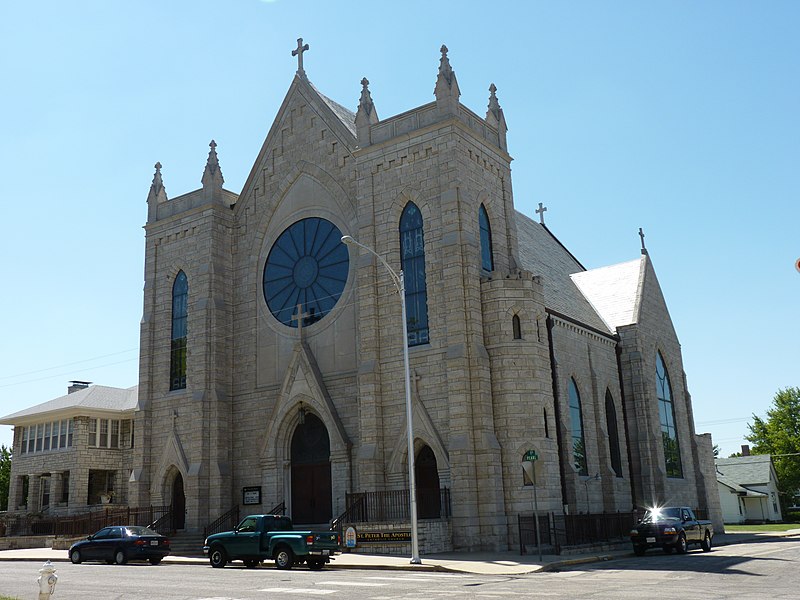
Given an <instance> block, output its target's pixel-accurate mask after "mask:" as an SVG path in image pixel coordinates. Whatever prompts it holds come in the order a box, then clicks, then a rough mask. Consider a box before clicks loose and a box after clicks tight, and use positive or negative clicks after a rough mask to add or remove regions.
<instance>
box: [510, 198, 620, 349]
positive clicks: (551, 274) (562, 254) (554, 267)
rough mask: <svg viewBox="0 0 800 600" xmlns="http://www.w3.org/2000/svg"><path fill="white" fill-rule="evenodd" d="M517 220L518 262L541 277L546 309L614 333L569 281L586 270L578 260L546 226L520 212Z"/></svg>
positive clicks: (604, 331) (605, 331)
mask: <svg viewBox="0 0 800 600" xmlns="http://www.w3.org/2000/svg"><path fill="white" fill-rule="evenodd" d="M516 221H517V237H518V239H519V260H520V262H521V263H522V268H523V269H526V270H528V271H530V272H531V273H533V274H534V275H540V276H541V277H542V286H543V288H544V302H545V307H546V308H547V309H549V310H552V311H554V312H557V313H559V314H561V315H564V316H566V317H569V318H571V319H574V320H575V321H578V322H580V323H583V324H584V325H588V326H589V327H592V328H594V329H596V330H599V331H601V332H603V333H608V334H611V333H613V329H611V328H610V327H609V326H608V325H607V324H606V323H605V321H603V319H602V318H601V317H600V315H599V314H598V312H597V311H596V310H595V309H594V308H593V307H592V305H591V303H590V302H589V301H588V300H587V298H586V296H584V295H583V294H582V293H581V290H580V289H579V288H578V287H577V286H576V285H575V282H574V281H573V280H572V279H571V278H570V275H572V274H573V273H583V272H585V271H586V269H585V268H584V266H583V265H582V264H581V263H580V262H578V259H576V258H575V257H574V256H573V255H572V254H571V253H570V252H569V250H567V249H566V248H565V247H564V245H563V244H562V243H561V242H559V241H558V239H557V238H556V237H555V236H554V235H553V234H552V233H551V232H550V230H549V229H547V227H546V226H544V225H542V224H541V223H537V222H535V221H534V220H533V219H531V218H530V217H527V216H526V215H523V214H522V213H521V212H517V213H516Z"/></svg>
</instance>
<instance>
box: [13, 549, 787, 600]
mask: <svg viewBox="0 0 800 600" xmlns="http://www.w3.org/2000/svg"><path fill="white" fill-rule="evenodd" d="M797 564H800V540H797V539H794V538H780V539H772V540H769V541H764V542H756V543H750V544H737V545H732V546H725V547H719V548H715V549H714V551H713V552H711V553H708V554H706V553H703V552H701V551H699V550H692V551H691V552H690V553H689V554H688V555H683V556H678V555H674V554H673V555H669V556H668V555H664V554H662V553H661V552H659V551H651V552H648V553H647V554H646V555H645V556H642V557H630V558H623V559H618V560H613V561H609V562H603V563H593V564H585V565H580V566H575V567H572V568H569V569H563V570H561V571H558V572H546V573H536V574H531V575H523V576H485V575H469V574H459V573H408V572H403V573H399V572H397V571H386V570H370V571H366V570H349V569H348V570H344V569H340V570H335V569H327V570H324V571H319V572H311V571H308V570H307V569H305V568H302V567H301V568H296V569H292V570H291V571H277V570H276V569H275V568H274V567H272V566H267V567H262V568H259V569H245V568H239V567H230V566H229V567H226V568H225V569H212V568H211V567H210V566H207V565H181V564H161V565H158V566H150V565H147V564H129V565H125V566H116V565H105V564H97V563H84V564H81V565H72V564H70V563H58V564H56V568H57V575H58V576H59V582H58V584H57V586H56V592H55V594H54V595H53V596H52V598H53V600H61V599H63V600H73V599H74V600H78V599H80V600H85V599H89V598H99V599H102V600H116V599H122V598H124V599H128V600H140V599H141V600H251V599H272V598H325V597H329V598H331V599H334V598H342V597H347V598H348V599H350V598H353V599H372V600H388V599H395V598H401V599H405V600H435V599H437V598H445V599H446V598H486V599H487V600H489V599H494V598H496V599H498V600H499V599H500V598H555V599H560V598H563V599H570V600H571V599H574V598H589V599H596V598H609V599H615V600H617V599H619V600H626V599H629V598H630V599H633V598H636V599H637V600H638V599H641V598H681V599H687V600H691V599H694V598H698V599H700V598H702V599H703V600H709V599H727V598H731V599H733V598H735V599H736V600H748V599H754V600H755V599H758V600H762V599H764V598H770V600H780V599H784V598H787V599H788V598H792V599H795V598H798V597H800V589H799V588H800V576H798V574H797V566H796V565H797ZM40 567H41V564H40V563H38V562H0V595H2V594H5V595H8V596H11V597H17V598H19V599H20V600H27V599H29V598H36V597H37V593H38V587H37V584H36V577H38V569H39V568H40Z"/></svg>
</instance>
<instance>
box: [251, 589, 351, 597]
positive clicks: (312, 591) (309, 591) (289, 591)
mask: <svg viewBox="0 0 800 600" xmlns="http://www.w3.org/2000/svg"><path fill="white" fill-rule="evenodd" d="M258 591H259V592H274V593H276V594H306V595H309V596H325V595H326V594H335V593H336V590H318V589H313V588H265V589H263V590H258Z"/></svg>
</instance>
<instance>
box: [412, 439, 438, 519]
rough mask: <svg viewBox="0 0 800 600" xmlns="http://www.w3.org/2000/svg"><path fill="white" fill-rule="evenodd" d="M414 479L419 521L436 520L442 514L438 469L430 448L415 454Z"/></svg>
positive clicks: (426, 447)
mask: <svg viewBox="0 0 800 600" xmlns="http://www.w3.org/2000/svg"><path fill="white" fill-rule="evenodd" d="M414 479H416V484H417V513H418V515H419V518H420V519H438V518H439V517H440V516H441V514H442V509H441V499H440V493H439V469H438V468H437V467H436V456H435V455H434V454H433V450H431V447H430V446H425V447H423V448H422V450H420V451H419V454H417V458H416V460H415V462H414Z"/></svg>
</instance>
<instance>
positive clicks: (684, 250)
mask: <svg viewBox="0 0 800 600" xmlns="http://www.w3.org/2000/svg"><path fill="white" fill-rule="evenodd" d="M798 23H800V3H797V2H779V1H770V2H755V1H752V2H737V1H730V0H728V1H724V2H723V1H705V2H680V1H674V0H672V1H669V2H652V1H651V2H555V1H553V2H534V1H531V2H503V1H494V2H468V1H461V2H430V1H425V2H417V1H406V2H380V1H376V2H370V3H366V2H352V1H334V0H324V1H322V0H321V1H306V2H301V1H290V0H276V1H274V2H265V1H259V0H229V1H226V2H212V1H201V0H191V1H190V0H181V1H170V2H155V1H149V0H147V1H146V0H139V1H137V2H118V1H109V0H102V1H101V0H97V1H94V2H88V1H86V2H82V1H75V2H63V1H61V0H58V1H53V0H42V1H38V2H37V1H34V2H3V3H2V8H0V39H2V40H3V52H2V54H0V72H2V74H3V78H2V84H3V86H2V87H3V93H2V94H0V133H1V134H2V141H1V142H2V143H1V144H0V165H2V172H3V175H2V177H0V201H2V206H3V208H2V214H3V217H4V227H3V234H2V237H0V240H2V241H0V244H1V245H0V250H2V263H1V264H2V267H1V269H2V271H0V281H2V282H3V291H2V294H0V315H2V317H0V319H2V321H0V325H1V326H0V335H1V336H2V338H1V339H2V344H0V414H2V415H6V414H9V413H12V412H15V411H17V410H21V409H23V408H26V407H28V406H32V405H34V404H38V403H40V402H44V401H46V400H49V399H52V398H54V397H57V396H60V395H62V394H64V393H65V392H66V388H67V382H68V381H69V380H70V379H80V380H88V381H92V382H95V383H98V384H103V385H111V386H118V387H128V386H132V385H135V384H136V383H137V378H138V344H139V339H138V338H139V321H140V318H141V313H142V287H143V257H144V233H143V230H142V226H143V225H144V222H145V218H146V203H145V200H146V197H147V192H148V189H149V186H150V181H151V179H152V176H153V165H154V163H155V162H156V161H161V163H162V164H163V165H164V166H163V176H164V183H165V186H166V190H167V193H168V195H169V196H170V197H176V196H178V195H180V194H182V193H185V192H188V191H190V190H193V189H196V188H198V187H200V177H201V175H202V172H203V167H204V165H205V160H206V156H207V153H208V143H209V141H210V140H211V139H212V138H213V139H215V140H216V142H217V144H218V148H217V151H218V153H219V157H220V162H221V166H222V172H223V174H224V177H225V187H226V188H227V189H229V190H232V191H235V192H239V191H240V190H241V187H242V185H243V184H244V180H245V178H246V176H247V174H248V171H249V169H250V168H251V166H252V163H253V161H254V160H255V158H256V155H257V153H258V150H259V148H260V146H261V144H262V142H263V140H264V138H265V137H266V134H267V131H268V130H269V127H270V125H271V123H272V119H273V117H274V115H275V113H276V111H277V109H278V107H279V106H280V103H281V101H282V99H283V96H284V94H285V93H286V90H287V89H288V87H289V84H290V83H291V80H292V77H293V75H294V71H295V69H296V67H297V65H296V61H295V59H293V58H292V57H291V55H290V51H291V50H292V49H293V48H294V47H295V44H296V39H297V38H298V37H301V36H302V37H303V38H305V41H306V42H308V43H309V44H310V46H311V49H310V51H309V52H307V53H306V55H305V68H306V72H307V73H308V76H309V78H310V79H311V81H312V82H313V83H314V84H315V85H316V86H317V87H318V88H319V89H320V90H321V91H322V92H323V93H325V94H326V95H328V96H329V97H331V98H333V99H335V100H337V101H338V102H340V103H341V104H344V105H345V106H348V107H350V108H351V109H353V110H355V108H356V106H357V102H358V97H359V92H360V85H359V81H360V80H361V78H362V77H364V76H366V77H368V78H369V80H370V89H371V91H372V96H373V99H374V101H375V103H376V106H377V110H378V115H379V116H381V117H388V116H391V115H393V114H397V113H399V112H402V111H405V110H408V109H410V108H413V107H415V106H418V105H420V104H423V103H426V102H429V101H431V100H433V87H434V83H435V79H436V72H437V68H438V63H439V56H440V55H439V47H440V46H441V45H442V44H443V43H444V44H447V46H448V47H449V49H450V54H449V55H450V59H451V63H452V66H453V68H454V69H455V71H456V74H457V76H458V81H459V84H460V87H461V92H462V97H461V101H462V102H463V103H464V104H465V105H466V106H468V107H470V108H471V109H472V110H474V111H475V112H477V113H478V114H484V113H485V110H486V104H487V99H488V91H487V88H488V87H489V84H490V83H492V82H494V83H495V84H496V85H497V88H498V92H497V93H498V97H499V99H500V103H501V105H502V107H503V109H504V111H505V115H506V118H507V120H508V127H509V134H508V147H509V151H510V153H511V155H512V156H513V157H514V159H515V160H514V162H513V164H512V168H513V184H514V198H515V202H516V206H517V208H518V209H519V210H521V211H522V212H525V213H527V214H528V215H531V216H533V211H534V209H535V207H536V206H537V205H538V203H539V202H543V203H544V204H545V205H546V206H547V207H548V212H547V215H546V217H547V224H548V226H549V227H550V228H551V230H552V231H553V232H554V233H555V234H556V235H557V236H558V237H559V238H560V240H561V241H562V242H563V243H564V244H565V245H566V246H567V247H568V248H569V249H570V250H571V251H572V252H573V253H574V254H575V255H576V256H577V257H578V258H579V260H581V261H582V262H583V264H584V265H586V266H587V267H588V268H593V267H598V266H603V265H608V264H614V263H618V262H622V261H626V260H630V259H633V258H636V257H637V256H638V255H639V249H640V245H639V237H638V235H637V232H638V229H639V227H642V228H643V229H644V231H645V234H646V243H647V247H648V250H649V252H650V256H651V258H652V260H653V262H654V265H655V268H656V272H657V274H658V277H659V280H660V282H661V285H662V287H663V289H664V292H665V295H666V298H667V303H668V305H669V308H670V310H671V312H672V318H673V321H674V323H675V327H676V329H677V332H678V336H679V339H680V341H681V343H682V346H683V353H684V354H683V356H684V365H685V369H686V374H687V378H688V383H689V389H690V391H691V393H692V396H693V401H694V415H695V422H696V425H697V430H698V432H705V431H710V432H712V434H713V435H714V441H715V442H716V443H718V444H719V445H720V446H721V447H722V450H723V453H724V454H725V455H727V454H729V453H731V452H734V451H736V450H738V448H739V445H740V444H741V443H742V442H743V440H742V437H743V436H744V435H745V434H746V433H747V423H748V421H749V418H750V415H751V414H752V413H757V414H760V415H763V414H764V413H765V411H766V409H767V408H768V406H769V404H770V402H771V400H772V397H773V395H774V394H775V392H776V391H777V390H778V389H779V388H782V387H786V386H796V385H800V369H798V339H800V335H799V334H800V326H798V315H797V309H798V300H797V299H798V295H799V294H798V292H800V273H798V272H796V271H795V269H794V261H795V260H796V259H797V258H799V257H800V243H798V241H799V238H800V236H798V225H800V202H798V192H800V185H799V184H798V181H799V180H800V178H799V177H798V175H800V173H799V172H798V165H799V164H800V125H799V123H800V117H799V116H798V115H800V111H798V108H799V107H800V83H799V82H800V78H799V77H798V74H799V73H800V36H798V35H797V24H798ZM10 442H11V428H10V427H7V426H0V444H6V445H10Z"/></svg>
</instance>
